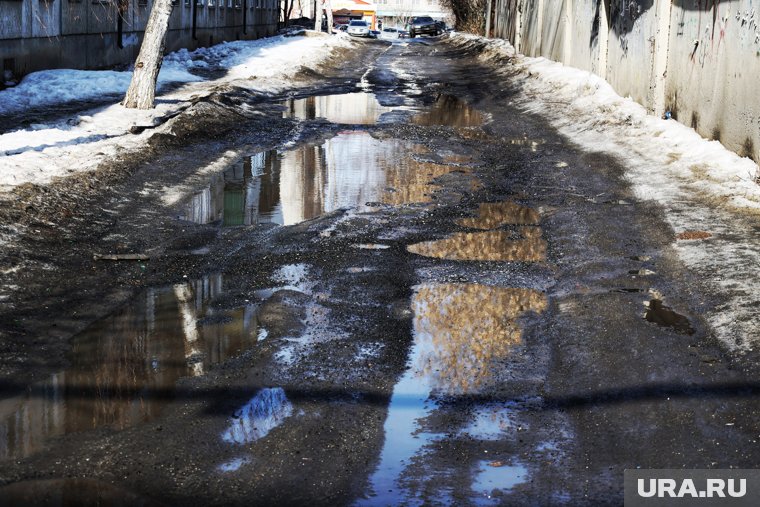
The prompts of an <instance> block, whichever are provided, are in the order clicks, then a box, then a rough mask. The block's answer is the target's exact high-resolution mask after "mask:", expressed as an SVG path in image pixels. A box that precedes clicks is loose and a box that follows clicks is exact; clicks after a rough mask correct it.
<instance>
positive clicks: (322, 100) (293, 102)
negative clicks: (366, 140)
mask: <svg viewBox="0 0 760 507" xmlns="http://www.w3.org/2000/svg"><path fill="white" fill-rule="evenodd" d="M283 105H284V106H285V112H284V113H283V117H284V118H296V119H299V120H314V119H317V118H324V119H325V120H327V121H329V122H331V123H343V124H347V125H373V124H375V123H377V122H378V120H379V119H380V117H381V116H382V115H383V114H385V113H388V112H390V111H393V108H391V107H385V106H381V105H380V103H379V102H378V101H377V98H376V97H375V95H374V94H372V93H366V92H356V93H344V94H339V95H318V96H313V97H306V98H303V99H288V100H287V101H285V103H284V104H283Z"/></svg>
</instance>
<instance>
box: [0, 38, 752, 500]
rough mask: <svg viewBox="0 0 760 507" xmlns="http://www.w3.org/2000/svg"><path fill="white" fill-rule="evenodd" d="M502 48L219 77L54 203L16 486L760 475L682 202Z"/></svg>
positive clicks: (343, 484) (580, 493) (392, 496)
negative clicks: (676, 211) (669, 212)
mask: <svg viewBox="0 0 760 507" xmlns="http://www.w3.org/2000/svg"><path fill="white" fill-rule="evenodd" d="M480 49H482V48H480V47H479V46H478V44H477V43H475V42H470V43H466V44H463V43H453V42H452V41H449V40H445V39H442V40H436V39H422V40H415V41H410V42H409V43H403V44H394V45H393V46H387V45H385V44H381V43H377V44H372V43H371V44H363V45H357V48H356V50H355V52H354V54H353V55H352V56H350V58H353V59H354V60H353V61H356V62H358V61H361V62H362V64H361V65H356V67H355V69H354V70H353V71H348V70H346V69H347V68H350V66H348V67H347V66H341V67H340V68H339V69H338V68H326V69H321V72H322V74H323V76H322V77H309V78H308V79H307V78H304V79H305V80H304V81H303V82H301V83H300V85H301V87H300V88H298V89H296V90H294V93H295V95H296V96H295V97H284V96H280V97H262V96H253V95H246V94H245V93H242V92H239V91H236V90H233V89H231V90H228V91H226V92H221V94H220V96H221V98H220V100H219V101H217V103H216V105H215V106H214V107H216V108H220V109H218V110H217V109H214V108H212V107H211V106H208V107H209V108H210V109H209V110H199V111H198V112H197V114H196V116H194V117H187V118H184V119H183V118H182V117H180V118H179V119H178V120H177V122H178V123H177V129H176V130H177V132H190V133H189V134H187V136H183V135H178V136H177V138H175V139H156V140H155V142H154V144H155V146H154V147H153V150H152V151H151V152H150V153H149V155H148V156H147V158H146V159H145V160H141V161H135V162H134V164H135V165H134V167H133V168H132V169H131V171H130V172H129V173H128V174H127V175H126V176H119V177H116V176H114V175H113V174H112V173H109V172H108V170H107V168H106V169H104V172H103V173H102V175H100V178H101V179H102V180H103V181H107V182H108V185H109V186H110V187H111V188H100V191H98V192H94V193H91V194H82V196H81V198H80V199H78V200H77V203H76V204H77V206H76V208H75V209H73V210H72V211H70V212H69V214H67V215H62V214H56V215H55V216H53V213H52V212H51V214H50V216H47V217H46V219H47V220H51V221H52V222H51V223H52V224H53V225H54V226H55V227H54V226H48V228H45V227H44V226H40V227H41V228H42V229H43V230H45V231H46V232H45V233H40V237H39V238H37V241H38V242H39V244H36V243H34V242H33V241H32V239H30V238H26V239H24V240H23V241H25V242H23V241H22V243H21V245H22V246H21V247H19V250H18V251H16V252H15V253H14V255H21V256H25V257H27V258H33V259H34V260H36V261H39V263H40V264H32V266H38V267H36V268H32V269H30V270H29V271H28V272H27V273H25V274H24V275H23V276H22V275H14V276H16V278H15V279H14V280H17V282H18V283H28V289H27V291H26V292H25V295H24V296H23V297H21V296H19V297H20V299H19V300H18V301H11V302H9V304H11V305H14V308H16V309H17V312H16V313H15V315H13V322H6V323H4V324H3V327H2V332H3V335H2V340H3V342H2V343H3V347H4V348H5V349H7V350H9V351H13V354H9V355H8V356H6V357H5V359H4V363H5V364H3V369H2V373H3V376H2V383H3V393H5V394H4V397H3V399H2V400H1V401H0V436H1V437H2V438H1V439H0V481H1V482H2V484H4V485H8V486H7V489H0V499H3V500H0V503H2V502H3V501H5V502H6V503H7V502H11V504H12V503H13V502H16V503H18V502H22V503H24V502H25V503H29V504H35V503H36V504H45V502H46V501H47V500H46V499H48V500H49V499H51V498H52V499H56V501H58V500H60V502H59V504H61V503H62V504H67V502H69V503H70V504H76V503H77V500H81V499H82V498H100V499H101V500H103V501H107V502H111V503H112V504H114V505H120V504H124V503H129V504H130V505H135V504H139V502H145V504H146V505H149V504H150V502H156V503H158V504H166V505H251V504H252V503H256V502H260V503H262V504H281V505H315V504H316V505H334V504H341V505H355V504H360V505H396V504H403V503H406V504H410V505H417V504H426V505H436V504H455V505H492V504H494V505H498V504H506V505H524V504H533V505H550V504H552V505H553V504H557V503H568V504H571V505H583V504H587V505H600V504H611V505H618V504H620V503H621V502H622V476H623V470H624V469H625V468H635V467H642V468H682V467H686V468H708V467H729V466H735V467H744V468H752V467H753V466H754V463H756V462H757V461H758V458H760V456H759V454H760V452H758V451H757V450H756V449H755V447H756V445H757V443H756V441H755V440H753V439H754V438H756V437H757V434H758V429H760V425H759V421H758V420H757V417H758V416H757V415H756V414H757V413H758V411H757V410H756V406H755V405H756V403H757V402H756V401H755V400H756V399H757V396H756V394H757V392H758V383H757V382H756V381H755V380H754V379H755V378H756V376H754V374H755V373H756V370H755V369H754V367H752V366H751V365H747V364H745V363H741V362H740V361H742V360H739V359H732V358H730V357H729V356H727V355H726V354H724V353H723V352H722V351H721V349H720V348H719V347H718V345H717V343H716V342H715V341H714V339H713V338H712V335H711V333H710V330H709V328H708V327H707V326H706V325H705V323H704V322H703V321H702V320H701V319H700V308H701V307H702V305H703V304H704V300H705V299H707V298H710V297H713V296H711V295H709V294H700V293H698V292H697V291H695V290H693V289H692V288H693V287H694V284H693V281H694V279H695V277H696V276H697V274H695V273H690V272H689V271H688V270H686V269H684V268H683V266H681V265H680V264H679V262H678V260H677V259H676V256H675V255H674V253H673V251H672V244H673V242H674V241H675V235H674V233H673V231H672V230H671V229H670V228H669V227H668V226H667V225H666V224H665V222H664V221H663V220H662V219H661V212H660V210H658V209H657V208H656V207H655V206H653V205H652V204H649V203H642V202H637V201H636V200H635V199H634V198H633V196H632V195H631V193H630V191H629V188H628V184H627V183H626V181H625V179H624V178H623V174H624V171H623V167H621V165H620V162H618V161H615V160H613V159H611V158H609V157H606V156H603V155H600V154H597V153H586V152H582V151H579V150H578V149H576V148H574V147H573V146H572V145H571V144H570V143H569V142H568V140H566V139H563V138H562V137H561V136H559V135H558V134H557V133H556V132H555V131H554V130H552V129H551V128H550V127H548V126H547V125H546V124H545V123H544V122H543V121H542V120H541V119H540V118H538V117H535V116H531V115H527V114H525V113H524V112H521V105H522V104H524V101H525V100H526V98H525V97H523V96H522V95H521V93H520V81H519V79H517V78H514V79H512V80H509V79H507V80H505V77H504V73H503V72H497V70H499V71H503V70H504V69H505V68H507V69H508V68H509V67H508V66H509V61H506V60H505V61H504V62H502V63H503V67H501V68H500V69H495V68H493V67H489V66H487V65H486V64H485V63H482V62H480V61H479V60H478V59H477V55H478V51H480ZM347 58H349V56H347ZM307 87H309V88H310V91H307ZM315 91H316V92H318V93H315ZM310 95H320V96H319V97H316V98H312V97H310ZM325 95H333V97H330V98H327V97H325ZM222 99H223V100H222ZM242 102H251V103H254V104H255V106H256V108H258V112H259V113H260V114H259V115H255V116H252V117H251V118H248V119H247V120H245V122H244V124H242V125H241V124H236V123H235V122H233V121H232V119H231V118H232V116H229V117H227V116H225V115H224V114H223V112H224V110H225V108H232V109H233V110H234V107H235V104H236V103H242ZM220 104H223V105H220ZM237 121H239V119H238V120H237ZM183 122H185V123H183ZM191 124H192V127H191V126H190V125H191ZM221 125H223V128H222V129H221V130H216V131H215V132H218V133H217V135H215V138H214V139H213V140H211V141H208V140H205V141H198V139H202V136H201V135H200V134H198V132H199V131H200V130H202V129H204V128H206V127H220V126H221ZM183 129H185V130H183ZM193 129H195V130H193ZM193 136H195V137H193ZM189 139H190V140H195V141H197V142H199V143H200V144H199V145H198V146H192V143H191V142H190V141H189ZM232 149H234V150H236V151H235V152H234V154H233V155H229V154H228V153H229V150H232ZM225 154H228V155H226V156H225V157H223V155H225ZM212 164H213V167H214V168H216V169H215V170H209V169H207V168H208V167H210V166H212ZM156 168H160V169H161V171H159V172H157V171H156V170H155V169H156ZM52 194H53V195H52V196H51V199H52V200H53V201H54V202H53V204H56V203H58V204H60V206H63V204H65V203H66V199H65V197H61V196H60V195H59V194H60V191H59V190H57V189H52ZM33 196H34V194H33V195H32V196H31V197H29V196H27V199H32V198H33ZM56 199H58V201H56ZM50 209H51V210H56V209H60V207H59V208H56V207H55V206H53V205H51V208H50ZM105 210H109V211H108V212H106V211H105ZM44 212H45V210H42V211H40V212H39V213H40V216H38V218H37V219H38V220H41V218H42V214H44ZM4 216H6V218H7V216H8V215H4ZM88 222H89V223H90V224H88ZM82 223H84V224H87V225H82ZM85 231H86V232H85ZM35 245H37V247H38V248H37V251H36V254H34V255H33V254H32V252H33V248H34V247H35ZM96 247H97V249H98V251H99V252H101V253H102V252H105V251H106V250H109V251H113V252H114V253H119V252H121V251H137V250H139V251H148V252H150V253H151V260H150V261H147V262H132V263H129V264H115V265H114V264H105V263H102V262H101V263H98V262H95V261H91V260H89V259H90V255H91V253H92V250H93V249H94V248H96ZM53 251H59V252H61V254H60V258H56V257H55V256H54V255H53V254H52V252H53ZM43 262H44V263H45V264H46V265H47V266H49V269H48V271H49V272H51V273H52V274H49V275H46V274H45V273H46V272H45V270H44V269H42V267H39V266H41V263H43ZM74 266H84V267H85V269H86V274H83V275H82V276H81V277H79V278H75V279H72V277H71V271H72V269H73V267H74ZM46 269H47V268H46ZM67 270H68V271H67ZM51 281H55V282H56V283H55V285H52V284H51ZM51 285H52V286H51ZM51 290H52V291H53V292H54V294H53V295H51V294H50V291H51ZM85 291H92V293H91V294H89V295H88V292H85ZM24 298H26V299H24ZM35 298H38V300H39V301H41V302H44V304H41V305H40V306H39V308H36V309H35V308H34V305H33V304H32V302H33V301H34V300H35ZM94 300H100V303H99V304H96V301H94ZM118 303H122V306H120V307H119V309H116V310H115V311H114V307H116V306H117V305H118ZM3 315H4V317H9V316H11V315H12V314H11V312H9V311H6V312H4V314H3ZM93 321H96V322H95V323H92V322H93ZM83 328H86V329H84V331H83V332H82V333H79V334H77V336H76V337H74V338H73V340H71V342H68V341H67V340H66V339H67V338H69V337H70V336H71V335H72V334H74V331H77V330H80V329H83ZM35 340H36V341H37V342H38V343H39V345H40V346H41V347H47V348H43V349H38V350H36V351H29V350H27V349H24V348H21V346H20V345H19V343H27V346H28V347H30V348H31V347H32V344H33V343H34V342H35ZM14 347H15V348H14ZM64 353H65V354H66V355H65V357H66V361H61V360H60V359H61V357H62V355H63V354H64ZM22 369H23V370H26V371H27V376H28V379H29V381H28V382H27V381H26V380H23V381H22V380H19V378H21V377H19V376H17V375H16V373H17V372H18V371H19V370H22ZM48 504H51V503H50V502H48Z"/></svg>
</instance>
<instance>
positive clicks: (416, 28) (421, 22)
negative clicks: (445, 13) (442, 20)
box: [407, 16, 441, 39]
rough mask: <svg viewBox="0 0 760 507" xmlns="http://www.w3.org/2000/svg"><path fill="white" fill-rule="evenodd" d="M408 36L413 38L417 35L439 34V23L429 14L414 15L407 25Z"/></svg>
mask: <svg viewBox="0 0 760 507" xmlns="http://www.w3.org/2000/svg"><path fill="white" fill-rule="evenodd" d="M407 29H408V30H409V37H411V38H412V39H414V38H415V37H417V36H418V35H423V34H427V35H441V25H439V24H438V21H436V20H434V19H433V18H431V17H430V16H415V17H413V18H412V19H411V20H410V21H409V24H408V25H407Z"/></svg>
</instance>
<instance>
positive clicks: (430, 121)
mask: <svg viewBox="0 0 760 507" xmlns="http://www.w3.org/2000/svg"><path fill="white" fill-rule="evenodd" d="M487 119H488V117H487V116H486V115H485V114H483V113H481V112H480V111H478V110H477V109H475V108H473V107H472V106H471V105H469V104H468V103H467V102H465V101H464V100H462V99H460V98H458V97H455V96H453V95H446V94H443V95H439V96H438V97H437V98H436V100H435V102H434V103H433V104H432V105H431V106H429V107H428V108H427V109H426V110H425V111H424V112H422V113H420V114H417V115H415V116H414V117H413V118H412V123H414V124H415V125H423V126H435V125H443V126H448V127H479V126H481V125H483V124H484V123H485V122H486V120H487Z"/></svg>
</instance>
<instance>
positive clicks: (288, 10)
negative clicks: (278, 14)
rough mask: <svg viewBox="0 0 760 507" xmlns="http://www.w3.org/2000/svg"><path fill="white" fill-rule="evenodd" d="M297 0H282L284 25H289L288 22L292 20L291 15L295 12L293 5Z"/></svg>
mask: <svg viewBox="0 0 760 507" xmlns="http://www.w3.org/2000/svg"><path fill="white" fill-rule="evenodd" d="M295 3H296V2H295V0H290V1H288V0H284V1H283V2H282V4H281V5H282V22H283V25H284V26H288V23H289V22H290V16H291V15H292V14H293V6H294V5H295ZM299 5H300V2H299Z"/></svg>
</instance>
